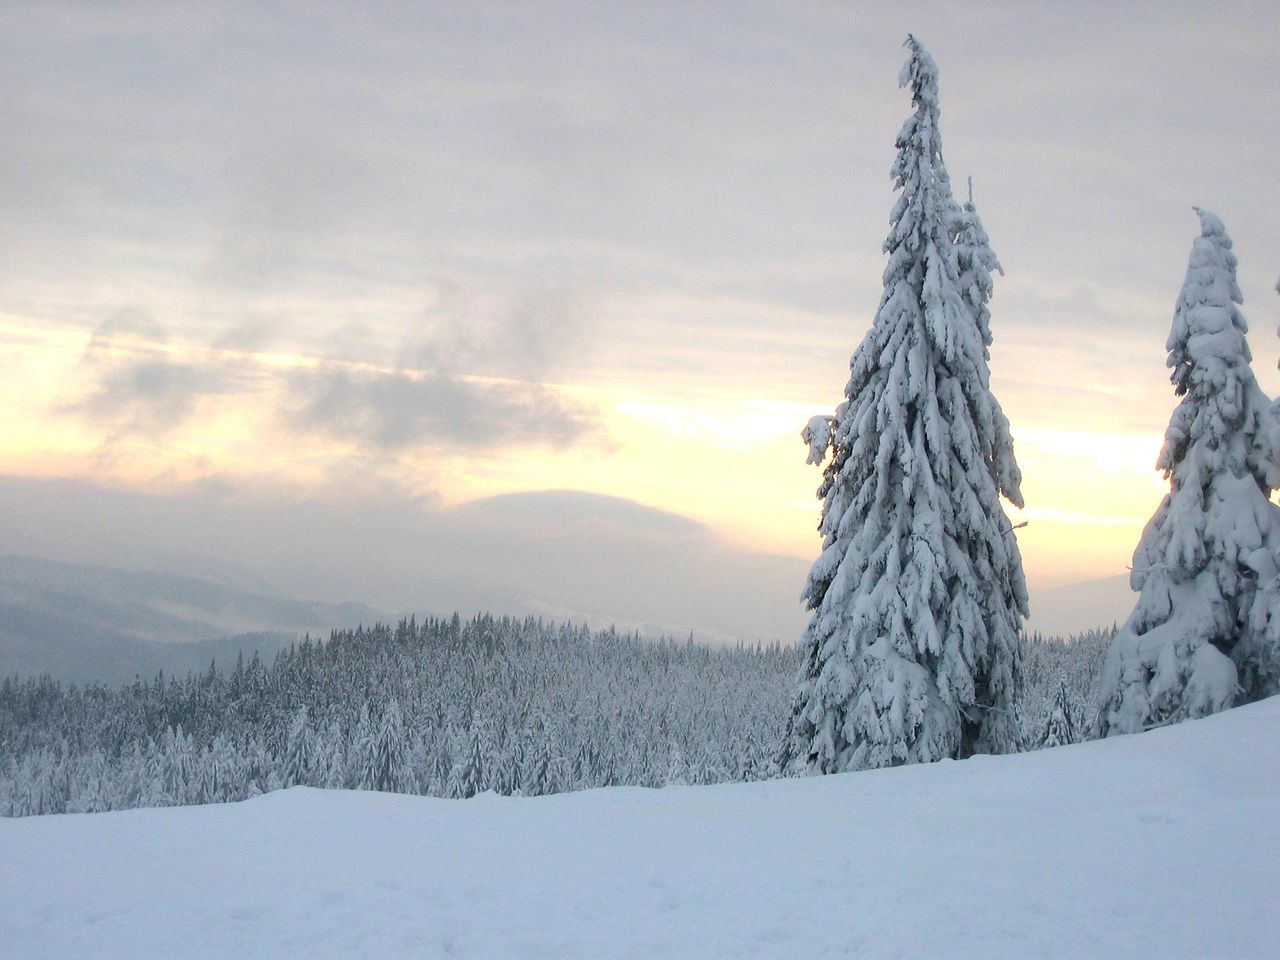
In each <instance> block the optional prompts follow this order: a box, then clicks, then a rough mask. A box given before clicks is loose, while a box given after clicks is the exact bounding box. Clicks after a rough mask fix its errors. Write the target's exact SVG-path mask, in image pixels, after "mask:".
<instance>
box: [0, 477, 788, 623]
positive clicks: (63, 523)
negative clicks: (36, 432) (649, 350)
mask: <svg viewBox="0 0 1280 960" xmlns="http://www.w3.org/2000/svg"><path fill="white" fill-rule="evenodd" d="M0 541H3V542H5V543H9V544H21V545H22V552H24V553H25V554H28V555H30V556H36V557H43V558H45V559H51V560H60V561H71V562H80V563H92V564H102V565H107V566H130V567H133V568H136V569H154V570H164V571H166V572H168V573H172V574H177V575H186V576H195V577H202V578H206V579H212V580H215V581H218V582H221V583H226V584H232V585H236V586H239V587H243V588H248V589H251V590H252V591H254V592H257V593H267V594H276V595H281V596H292V597H296V598H302V599H308V600H325V601H333V602H339V601H347V600H350V601H359V602H363V603H367V604H370V605H372V606H375V607H378V608H380V609H385V610H390V611H403V612H406V613H407V612H409V611H411V610H413V611H417V612H419V613H438V614H447V613H450V612H452V611H454V610H459V611H461V612H463V613H469V612H476V611H478V610H490V611H493V612H495V613H512V614H517V615H520V614H541V615H545V616H554V617H559V618H572V619H576V620H579V621H581V620H589V621H591V622H593V623H598V624H602V625H603V624H608V623H610V622H616V623H618V624H619V625H620V626H624V627H634V628H637V629H643V630H645V631H646V632H650V633H653V632H660V631H664V630H665V631H667V632H669V633H675V634H676V635H684V634H687V633H688V632H689V631H690V630H692V631H694V633H695V634H696V635H697V636H698V637H700V638H703V639H718V640H732V639H748V640H755V639H764V640H772V639H780V640H783V641H786V642H790V641H791V640H793V639H794V638H795V637H796V636H798V635H799V631H800V628H801V627H802V626H803V623H804V612H803V610H802V608H801V605H800V603H799V601H798V597H799V593H800V588H801V586H802V585H803V582H804V574H805V570H806V567H807V564H805V563H804V562H802V561H798V560H794V559H789V558H782V557H775V556H769V555H763V554H755V553H750V552H747V551H745V550H743V549H741V548H739V547H736V546H734V545H732V544H730V543H727V542H726V541H724V540H723V539H721V538H719V537H718V536H716V535H715V534H714V533H713V532H712V531H710V530H708V529H707V528H705V527H703V526H702V525H701V524H698V523H697V522H695V521H692V520H689V519H688V518H686V517H682V516H680V515H678V514H673V513H669V512H666V511H662V510H657V509H654V508H652V507H648V506H645V505H643V504H639V503H636V502H634V501H630V500H625V499H621V498H617V497H604V496H598V495H594V494H589V493H584V492H581V491H573V490H559V491H551V492H524V493H520V494H516V495H511V496H505V497H497V498H492V499H489V500H481V501H477V502H474V503H470V504H467V505H464V506H462V507H458V508H454V509H446V508H442V507H440V506H439V504H438V502H437V501H435V500H434V499H433V498H431V497H422V496H419V495H414V494H412V493H410V492H407V491H405V490H404V489H402V488H400V487H398V486H396V485H393V484H387V483H383V484H373V483H369V482H365V483H363V484H358V485H356V486H354V487H351V486H348V485H347V484H345V483H344V482H341V481H335V484H334V487H333V489H331V490H329V491H325V492H322V493H320V494H315V495H311V496H308V497H300V496H299V495H298V494H297V492H296V491H295V490H293V489H290V488H287V487H284V486H266V485H262V484H256V485H254V486H251V487H250V486H244V485H237V484H234V483H231V484H226V483H219V484H209V483H204V484H191V485H183V486H179V487H176V488H172V489H170V490H169V491H168V492H166V493H160V492H148V493H139V492H131V491H125V490H118V489H110V488H106V487H103V486H100V485H97V484H94V483H89V482H85V481H77V480H58V481H49V480H32V479H19V478H13V477H0ZM121 558H127V560H122V559H121Z"/></svg>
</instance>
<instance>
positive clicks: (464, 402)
mask: <svg viewBox="0 0 1280 960" xmlns="http://www.w3.org/2000/svg"><path fill="white" fill-rule="evenodd" d="M287 388H288V399H287V400H286V409H285V421H286V423H287V424H288V425H289V426H290V427H292V428H293V429H296V430H302V431H307V432H312V433H319V434H322V435H326V436H330V437H334V438H337V439H341V440H347V441H353V442H355V443H356V444H358V445H359V446H361V447H364V448H367V449H374V450H385V451H394V450H399V449H403V448H406V447H413V446H417V445H421V444H431V443H438V442H442V441H447V442H450V443H454V444H457V445H460V446H462V447H465V448H471V449H483V448H487V447H494V446H498V445H505V446H551V447H563V446H567V445H569V444H572V443H575V442H577V441H580V440H583V439H585V438H587V437H588V436H590V435H591V434H593V433H594V432H595V431H596V430H597V428H598V423H597V419H596V414H595V412H594V411H593V410H592V409H590V408H588V407H585V406H582V405H580V404H576V403H573V402H571V401H569V400H568V399H566V398H565V397H563V396H562V395H561V394H560V393H558V392H557V391H555V390H552V389H551V388H548V387H545V386H542V385H539V384H529V383H509V382H502V383H489V382H476V381H473V380H464V379H460V378H457V377H451V376H445V375H442V374H438V373H427V374H424V375H420V376H414V375H410V374H408V373H405V372H393V373H377V372H366V371H352V370H346V369H342V368H338V367H329V368H321V369H314V370H303V371H298V372H295V373H293V374H290V375H289V377H288V379H287Z"/></svg>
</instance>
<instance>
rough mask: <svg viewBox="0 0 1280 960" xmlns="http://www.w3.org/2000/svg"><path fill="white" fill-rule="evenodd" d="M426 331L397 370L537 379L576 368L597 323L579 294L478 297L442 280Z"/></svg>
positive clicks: (557, 289) (554, 289)
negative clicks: (402, 367)
mask: <svg viewBox="0 0 1280 960" xmlns="http://www.w3.org/2000/svg"><path fill="white" fill-rule="evenodd" d="M431 295H432V302H431V304H430V306H429V307H428V310H427V314H428V320H429V323H430V328H429V330H428V331H427V332H426V334H425V335H424V336H422V337H421V338H417V339H411V340H410V341H409V343H408V344H407V346H406V348H405V349H404V350H403V351H402V363H403V365H404V366H407V367H411V368H415V369H425V370H436V371H440V372H442V373H471V374H479V375H482V376H494V377H504V378H509V379H516V380H528V381H541V380H546V379H547V378H549V377H551V376H555V375H559V374H562V373H564V372H566V371H568V370H571V369H573V368H574V367H576V366H580V365H581V364H582V363H583V362H584V361H585V360H586V359H588V357H589V356H590V354H591V352H592V348H593V346H594V341H595V334H596V324H595V322H594V317H593V316H592V315H591V314H590V313H589V312H588V310H587V308H586V303H585V298H584V296H583V293H582V291H581V290H580V289H577V288H575V287H574V286H572V285H570V284H562V285H560V286H539V285H529V286H526V287H524V288H523V289H520V290H517V291H514V292H512V293H509V294H505V295H501V296H495V295H493V294H491V293H490V294H481V293H480V292H478V290H477V289H476V288H474V287H467V286H464V285H463V284H462V283H460V282H458V281H456V280H452V279H446V280H442V281H437V282H435V283H433V284H432V285H431Z"/></svg>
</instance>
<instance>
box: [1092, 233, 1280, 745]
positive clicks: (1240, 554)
mask: <svg viewBox="0 0 1280 960" xmlns="http://www.w3.org/2000/svg"><path fill="white" fill-rule="evenodd" d="M1196 213H1197V214H1198V215H1199V217H1200V236H1199V237H1197V238H1196V239H1195V242H1194V243H1193V244H1192V247H1191V260H1190V263H1189V264H1188V265H1187V278H1186V282H1185V283H1184V284H1183V287H1182V293H1181V294H1180V295H1179V296H1178V303H1177V307H1176V308H1175V311H1174V315H1173V328H1172V330H1171V331H1170V333H1169V342H1168V344H1167V349H1168V351H1169V360H1168V365H1169V366H1170V367H1172V368H1173V373H1172V374H1171V377H1170V379H1171V380H1172V381H1173V385H1174V392H1175V393H1176V394H1177V395H1178V396H1180V397H1182V400H1181V402H1180V403H1179V404H1178V406H1177V408H1176V409H1175V410H1174V412H1173V417H1172V419H1170V421H1169V428H1168V430H1166V431H1165V440H1164V447H1163V448H1162V449H1161V451H1160V457H1159V460H1158V461H1157V463H1156V466H1157V467H1158V468H1159V469H1161V470H1163V471H1164V473H1165V476H1166V477H1168V478H1169V487H1170V489H1169V493H1168V494H1167V495H1166V496H1165V498H1164V500H1163V501H1162V502H1161V504H1160V506H1159V507H1158V508H1157V509H1156V512H1155V514H1154V515H1153V516H1152V518H1151V520H1150V521H1149V522H1148V523H1147V526H1146V529H1145V530H1143V532H1142V539H1141V540H1140V541H1139V542H1138V548H1137V550H1136V551H1135V552H1134V555H1133V572H1132V574H1131V575H1130V578H1129V581H1130V584H1131V585H1132V587H1133V589H1134V590H1137V591H1139V597H1138V602H1137V605H1136V607H1135V608H1134V611H1133V613H1132V614H1131V615H1130V617H1129V619H1128V621H1127V622H1126V623H1125V625H1124V627H1123V628H1121V629H1120V630H1119V631H1118V632H1117V634H1116V637H1115V640H1114V641H1113V642H1112V645H1111V649H1110V650H1109V651H1108V653H1107V661H1106V665H1105V666H1104V668H1103V673H1102V678H1101V680H1100V681H1099V688H1098V700H1099V706H1100V709H1099V715H1098V732H1099V733H1101V734H1103V735H1106V734H1116V733H1133V732H1136V731H1138V730H1143V729H1146V728H1148V727H1152V726H1158V725H1160V724H1164V723H1172V722H1177V721H1179V720H1185V719H1187V718H1190V717H1201V716H1205V715H1207V714H1210V713H1215V712H1217V711H1219V710H1223V709H1225V708H1227V707H1230V706H1232V705H1233V704H1235V703H1238V702H1242V701H1244V700H1252V699H1257V698H1258V697H1261V696H1265V695H1267V694H1269V693H1274V692H1275V691H1276V677H1275V672H1274V669H1275V656H1274V651H1275V645H1276V640H1275V630H1276V627H1277V624H1276V623H1275V622H1273V611H1275V610H1276V598H1277V585H1276V575H1277V572H1278V571H1280V507H1277V506H1276V505H1275V504H1273V503H1272V502H1271V501H1270V499H1269V498H1270V494H1271V491H1272V490H1273V489H1275V487H1276V486H1277V484H1280V464H1278V462H1277V456H1278V455H1280V437H1278V436H1277V429H1276V419H1275V416H1274V414H1273V413H1272V410H1271V404H1270V402H1269V400H1268V399H1267V397H1266V396H1265V395H1264V394H1263V392H1262V390H1261V389H1260V388H1259V387H1258V384H1257V381H1255V380H1254V377H1253V371H1252V370H1251V369H1250V366H1249V362H1250V359H1251V357H1250V353H1249V346H1248V344H1247V343H1246V342H1245V332H1246V331H1247V329H1248V327H1247V325H1246V324H1245V319H1244V316H1243V315H1242V314H1241V313H1240V310H1239V308H1238V307H1237V304H1239V303H1241V302H1242V298H1241V296H1240V288H1239V287H1238V286H1237V284H1236V258H1235V254H1233V253H1232V252H1231V239H1230V238H1229V237H1228V236H1227V232H1226V230H1225V228H1224V227H1223V225H1222V221H1221V220H1219V219H1218V218H1217V217H1216V216H1214V215H1213V214H1211V213H1209V212H1208V211H1206V210H1201V209H1199V208H1196Z"/></svg>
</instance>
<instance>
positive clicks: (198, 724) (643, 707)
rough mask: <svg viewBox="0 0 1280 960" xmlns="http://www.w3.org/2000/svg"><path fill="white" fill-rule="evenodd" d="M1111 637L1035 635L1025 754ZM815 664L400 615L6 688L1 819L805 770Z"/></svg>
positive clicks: (1029, 654) (1087, 679) (0, 692)
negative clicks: (311, 792) (803, 701)
mask: <svg viewBox="0 0 1280 960" xmlns="http://www.w3.org/2000/svg"><path fill="white" fill-rule="evenodd" d="M1110 638H1111V632H1110V631H1108V632H1095V633H1090V634H1086V635H1084V636H1081V637H1077V638H1072V639H1051V640H1049V639H1044V638H1040V637H1032V638H1030V640H1029V641H1028V643H1027V645H1026V656H1025V660H1024V679H1025V683H1024V688H1023V696H1022V698H1021V700H1020V706H1019V711H1020V721H1021V725H1022V729H1023V731H1024V735H1025V740H1026V744H1027V745H1028V746H1029V747H1036V746H1041V745H1045V744H1048V745H1054V744H1058V743H1064V742H1070V741H1071V740H1074V739H1076V738H1077V737H1078V734H1077V733H1076V731H1078V730H1080V729H1081V727H1082V726H1085V725H1086V724H1085V723H1084V722H1083V721H1085V719H1086V713H1087V711H1088V707H1087V705H1088V704H1089V702H1090V697H1091V695H1092V690H1093V687H1094V684H1095V683H1096V680H1097V676H1098V673H1099V671H1100V669H1101V663H1102V658H1103V656H1104V654H1105V651H1106V647H1107V644H1108V643H1109V641H1110ZM799 666H800V663H799V658H798V655H797V653H796V651H795V649H794V648H793V647H791V646H789V645H788V646H783V645H781V644H772V645H767V646H765V645H742V646H737V647H728V648H718V647H709V646H704V645H701V644H697V643H694V642H692V641H688V642H676V641H673V640H670V639H666V640H661V641H656V642H655V641H651V640H646V639H642V638H640V637H637V636H631V635H623V634H619V633H617V632H616V631H615V630H612V629H610V630H604V631H595V632H593V631H590V630H588V629H587V628H585V627H582V626H575V625H572V624H556V623H547V622H544V621H542V620H535V619H524V620H520V619H512V618H507V617H503V618H495V617H492V616H489V615H483V616H478V617H476V618H474V619H472V620H470V621H465V622H464V621H462V620H460V619H459V617H457V615H455V616H454V617H452V618H444V619H434V618H432V619H427V620H425V621H422V622H418V621H416V620H414V619H409V620H406V621H401V622H400V623H399V624H398V625H397V626H396V627H394V628H392V627H389V626H382V625H379V626H374V627H372V628H368V629H366V628H360V629H356V630H349V631H343V632H338V633H334V634H333V635H332V636H331V638H330V639H329V640H328V641H327V642H317V641H312V640H307V641H304V642H303V643H301V644H298V645H295V646H293V647H291V648H289V649H288V650H285V651H283V652H282V653H280V654H279V655H278V656H277V657H276V659H275V660H274V662H272V663H270V664H265V663H263V662H262V661H261V660H260V659H258V658H257V657H256V656H255V657H253V658H252V659H250V660H249V661H248V662H247V663H246V662H243V661H242V662H240V663H238V664H237V665H236V667H235V669H234V670H232V671H230V672H229V673H224V672H222V671H219V670H218V669H216V668H215V667H213V666H211V667H210V669H209V670H208V671H205V672H202V673H194V674H190V675H188V676H187V677H185V678H181V679H179V678H165V677H163V676H158V677H156V678H155V679H154V680H152V681H149V682H144V681H141V680H139V681H135V682H134V683H132V684H130V685H127V686H123V687H117V688H109V687H105V686H100V685H92V686H87V687H83V688H81V687H77V686H74V685H67V684H62V683H58V682H55V681H53V680H50V679H48V678H41V679H17V678H11V679H7V680H4V681H3V682H2V683H0V813H2V814H4V815H7V816H24V815H29V814H42V813H61V812H90V811H98V810H113V809H125V808H131V807H143V806H166V805H173V804H192V803H217V802H224V801H234V800H242V799H245V798H248V797H252V796H255V795H257V794H260V793H265V792H267V791H271V790H277V789H281V788H283V787H288V786H293V785H296V784H303V785H310V786H316V787H331V788H351V789H371V790H390V791H398V792H405V793H418V794H426V795H430V796H437V797H470V796H473V795H475V794H477V793H481V792H484V791H488V790H492V791H495V792H497V793H500V794H518V795H523V796H532V795H540V794H549V793H559V792H563V791H568V790H581V789H587V788H591V787H602V786H611V785H633V786H643V787H660V786H664V785H668V784H686V783H720V782H726V781H746V780H759V779H766V778H770V777H777V776H782V775H788V774H789V773H790V772H791V771H790V770H788V769H785V763H784V760H783V756H784V754H783V748H784V744H785V741H786V724H787V718H788V717H789V716H790V711H791V698H792V696H793V695H794V691H795V680H796V673H797V670H798V669H799Z"/></svg>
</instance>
